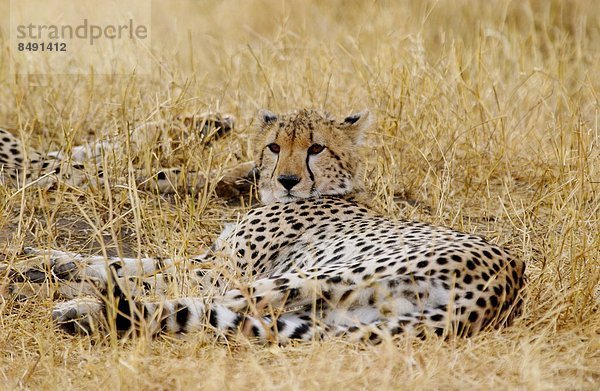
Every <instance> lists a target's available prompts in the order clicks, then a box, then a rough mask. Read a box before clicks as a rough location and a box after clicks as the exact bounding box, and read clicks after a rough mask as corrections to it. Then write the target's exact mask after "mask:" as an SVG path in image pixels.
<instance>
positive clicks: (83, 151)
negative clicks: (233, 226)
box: [0, 113, 254, 198]
mask: <svg viewBox="0 0 600 391" xmlns="http://www.w3.org/2000/svg"><path fill="white" fill-rule="evenodd" d="M234 124H235V118H234V117H233V116H231V115H221V114H218V113H217V114H212V113H208V114H200V115H187V116H179V117H176V118H174V119H173V120H162V121H149V122H144V123H142V124H141V125H139V126H137V127H136V128H134V129H133V130H132V132H131V134H130V135H129V139H130V140H131V143H130V151H129V152H131V154H132V155H136V153H137V152H138V151H141V150H143V149H148V148H151V149H154V148H155V147H156V145H159V146H160V145H164V146H165V148H166V149H167V150H166V151H165V153H166V154H168V153H169V152H170V151H171V150H173V149H176V148H179V147H180V144H182V143H183V142H184V141H182V137H181V135H182V134H183V135H184V137H183V138H184V139H185V138H188V139H191V138H196V139H199V141H201V143H203V144H205V145H210V143H211V142H212V141H214V140H217V139H220V138H222V137H225V136H226V135H227V134H229V133H230V132H231V130H232V129H233V128H234ZM165 135H166V136H167V137H165ZM173 136H174V137H173ZM164 138H168V140H167V141H168V142H162V141H164V140H163V139H164ZM124 145H125V142H124V140H122V137H118V136H113V137H108V138H106V139H104V140H101V141H93V142H91V143H88V144H84V145H78V146H75V147H73V148H71V150H70V151H69V153H65V151H53V152H48V153H40V152H38V151H35V150H32V149H26V148H24V146H23V143H22V142H21V140H20V139H18V138H17V137H15V136H14V135H13V134H12V133H11V132H9V131H8V130H5V129H2V128H0V184H3V185H5V186H9V187H16V188H26V187H30V186H35V187H41V188H53V187H55V186H56V185H57V184H58V183H65V184H67V185H68V186H72V187H76V188H82V187H86V186H103V185H104V172H103V170H102V166H103V161H102V159H103V157H104V156H105V155H108V154H111V155H117V154H120V153H122V152H124ZM253 168H254V165H253V163H251V162H244V163H241V164H239V165H238V166H236V167H234V168H232V169H231V170H229V171H228V172H225V173H224V175H223V178H222V179H221V180H220V181H219V182H218V183H217V186H216V189H215V190H216V192H217V194H218V195H219V196H220V197H223V198H233V197H236V196H239V195H240V194H243V193H247V192H248V188H249V184H250V180H251V179H252V178H251V175H252V173H253V171H252V170H253ZM135 177H136V181H137V183H139V187H140V188H141V189H144V190H151V189H152V190H157V191H158V192H160V193H163V194H171V193H174V192H187V193H196V192H199V191H201V190H202V189H203V188H204V186H205V183H206V178H204V177H203V176H202V175H201V174H199V173H196V172H182V170H181V169H178V168H165V169H161V170H159V171H158V172H157V173H156V174H155V175H152V176H150V177H147V176H144V175H143V173H142V171H141V170H137V171H136V172H135ZM244 179H245V181H244Z"/></svg>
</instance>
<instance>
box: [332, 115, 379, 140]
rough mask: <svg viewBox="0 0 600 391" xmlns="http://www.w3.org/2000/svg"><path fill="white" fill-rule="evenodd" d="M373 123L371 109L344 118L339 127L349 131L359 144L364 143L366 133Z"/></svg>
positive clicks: (346, 131)
mask: <svg viewBox="0 0 600 391" xmlns="http://www.w3.org/2000/svg"><path fill="white" fill-rule="evenodd" d="M372 125H373V116H372V115H370V113H369V110H363V111H361V112H359V113H354V114H351V115H349V116H347V117H346V118H344V121H342V123H341V124H340V125H339V128H340V129H342V130H343V131H344V132H345V133H347V134H348V135H349V136H350V137H351V138H352V140H353V141H354V142H355V143H356V144H357V145H362V144H363V142H364V139H365V135H366V133H367V131H369V129H370V128H371V126H372Z"/></svg>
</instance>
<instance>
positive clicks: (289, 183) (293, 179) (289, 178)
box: [277, 175, 300, 191]
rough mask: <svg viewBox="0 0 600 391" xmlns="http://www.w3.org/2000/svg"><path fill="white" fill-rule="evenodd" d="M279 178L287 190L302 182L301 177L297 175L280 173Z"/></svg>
mask: <svg viewBox="0 0 600 391" xmlns="http://www.w3.org/2000/svg"><path fill="white" fill-rule="evenodd" d="M277 180H278V181H279V183H281V184H282V185H283V187H285V189H286V190H287V191H290V190H292V187H294V186H296V185H297V184H298V183H300V178H298V177H297V176H296V175H279V177H277Z"/></svg>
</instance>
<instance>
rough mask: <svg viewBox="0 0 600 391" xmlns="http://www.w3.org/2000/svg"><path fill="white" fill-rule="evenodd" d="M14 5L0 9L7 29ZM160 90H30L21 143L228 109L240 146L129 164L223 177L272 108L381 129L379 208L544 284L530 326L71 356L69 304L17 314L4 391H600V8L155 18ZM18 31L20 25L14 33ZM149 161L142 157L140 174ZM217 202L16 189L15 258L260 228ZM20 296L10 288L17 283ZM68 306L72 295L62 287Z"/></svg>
mask: <svg viewBox="0 0 600 391" xmlns="http://www.w3.org/2000/svg"><path fill="white" fill-rule="evenodd" d="M6 7H7V4H4V3H2V5H0V10H1V11H2V13H4V12H5V10H6ZM152 17H153V22H152V29H153V30H152V35H153V36H152V40H153V42H152V48H153V54H154V56H155V61H156V64H155V66H154V68H153V69H154V71H153V72H152V73H151V74H150V75H148V76H120V77H117V76H113V77H100V76H98V77H94V78H90V77H88V76H80V77H76V76H70V77H68V76H51V75H50V76H45V77H35V78H34V77H27V76H26V75H20V76H14V75H10V74H9V72H8V68H7V61H8V60H7V58H8V54H9V45H8V39H7V37H6V31H5V30H3V31H2V35H1V36H0V41H1V42H0V44H1V45H2V57H1V61H0V67H1V71H0V72H1V73H0V125H2V126H4V127H8V128H10V129H12V130H13V131H14V132H15V134H19V135H20V136H21V137H22V138H23V139H24V140H26V142H27V143H29V144H30V145H31V146H33V147H36V148H38V149H40V150H44V151H48V150H54V149H59V148H63V149H65V150H67V151H68V149H69V148H70V147H71V146H73V145H75V144H77V143H79V142H82V141H84V140H88V139H90V138H93V137H96V138H98V137H100V136H101V135H102V134H106V133H114V132H115V131H120V132H123V131H124V129H126V128H127V126H128V124H129V126H131V125H132V124H136V123H140V122H142V121H145V120H148V119H152V120H153V119H160V118H172V117H173V116H175V115H177V114H180V113H183V112H203V111H221V112H229V113H232V114H234V115H235V116H236V117H237V119H238V125H237V128H236V130H235V133H234V134H233V135H232V136H231V137H229V138H227V139H225V140H223V141H221V142H218V143H215V144H213V145H212V146H211V147H210V148H207V147H202V146H201V145H200V144H199V143H198V142H197V140H188V141H186V142H184V143H183V144H184V145H183V147H182V148H176V149H174V150H171V151H168V153H166V152H165V151H164V150H161V149H160V148H155V149H153V150H148V151H142V152H141V153H140V155H139V156H135V157H134V156H120V157H119V158H117V159H115V160H114V161H112V160H111V161H109V162H107V166H108V167H109V168H110V169H109V170H108V171H107V172H108V174H107V175H108V177H109V179H110V178H113V177H114V178H117V177H122V176H124V177H127V175H124V173H125V174H126V173H127V169H128V164H129V163H128V162H129V161H133V162H135V164H136V165H137V166H138V167H141V168H143V169H146V170H148V173H151V172H153V170H156V169H157V168H158V167H159V166H161V165H162V166H172V167H174V166H183V167H188V168H190V169H196V170H200V171H203V172H209V171H210V170H215V169H216V170H217V171H218V170H219V169H221V168H223V167H227V166H231V165H232V164H233V163H235V161H238V160H244V159H247V158H251V156H249V153H250V152H249V151H250V150H251V148H250V143H251V135H252V132H253V129H254V125H255V121H254V119H253V118H254V115H255V113H256V112H257V110H258V109H259V108H263V107H267V108H270V109H271V110H273V111H276V112H277V111H280V112H284V111H289V110H292V109H294V108H300V107H314V108H325V109H327V110H329V111H331V112H332V113H335V114H336V115H338V116H343V115H346V114H349V113H351V112H353V111H357V110H360V109H363V108H365V107H368V108H369V109H370V110H371V111H372V113H374V114H375V115H376V116H377V127H376V128H375V129H374V130H373V132H372V133H371V134H370V138H369V145H368V148H366V149H365V153H366V154H367V157H368V164H367V167H366V169H365V172H364V178H365V181H366V186H367V189H368V190H369V192H370V193H371V194H372V195H373V200H372V202H373V205H374V207H375V208H377V209H378V210H379V211H381V212H382V213H384V214H385V215H387V216H390V217H391V218H395V217H403V218H410V219H418V220H425V221H429V222H433V223H436V224H443V225H449V226H451V227H454V228H456V229H460V230H464V231H468V232H477V233H479V234H483V235H485V236H487V237H488V238H490V239H491V240H492V241H494V242H496V243H499V244H501V245H503V246H506V247H507V248H509V249H510V250H511V251H512V252H513V253H515V254H516V255H518V256H519V257H522V258H523V259H524V260H525V261H526V262H527V265H528V271H527V274H528V277H529V281H530V283H529V287H528V289H527V294H528V296H527V300H526V306H525V311H524V315H523V316H522V318H520V319H519V320H517V321H516V323H515V324H514V325H513V326H512V327H510V328H507V329H504V330H500V331H490V332H485V333H483V334H481V335H479V336H476V337H473V338H469V339H458V340H449V341H444V340H440V339H435V338H433V339H428V340H425V341H421V340H417V339H414V338H410V337H404V338H399V339H398V340H396V341H394V342H393V343H384V344H382V345H379V346H356V345H351V344H349V343H347V342H345V341H343V340H333V341H327V342H318V343H312V344H299V345H293V346H285V347H278V346H259V345H256V344H253V343H250V342H248V341H246V340H244V339H242V338H239V339H236V340H234V341H232V342H231V343H230V344H225V343H223V342H216V341H215V338H214V337H213V335H212V334H211V333H210V332H209V331H206V332H199V333H197V334H193V335H188V336H185V337H184V338H180V339H175V338H172V337H169V336H164V337H160V338H158V339H156V340H148V339H145V338H134V339H126V340H120V339H117V338H116V337H115V336H114V335H111V334H109V335H106V336H99V337H71V336H67V335H64V334H62V333H60V332H58V331H57V330H56V329H55V328H54V327H53V325H52V323H51V321H50V316H49V315H50V310H51V308H52V306H53V302H52V300H50V299H36V300H34V301H32V302H26V303H15V302H14V301H12V300H10V299H5V300H4V301H2V302H0V311H1V312H0V324H1V326H0V327H1V328H0V351H1V356H0V357H1V358H0V388H1V389H14V388H29V389H88V388H90V387H91V388H105V389H115V388H121V389H165V388H169V389H224V388H225V389H240V388H242V389H245V388H260V389H342V388H343V389H346V388H348V389H514V388H517V389H597V388H598V387H600V312H599V308H598V307H599V304H600V288H599V287H600V256H599V253H600V233H599V229H600V193H599V190H600V189H599V186H600V152H599V151H600V130H599V122H598V121H599V119H600V111H599V110H600V101H599V99H600V98H599V97H600V7H599V6H598V4H597V3H596V2H595V1H593V0H590V1H543V0H540V1H534V0H531V1H462V0H460V1H453V0H440V1H414V2H413V1H389V2H386V1H363V2H353V1H327V2H325V1H323V2H321V1H266V0H265V1H239V2H238V1H223V2H216V1H214V2H213V1H210V2H209V1H203V2H183V1H177V2H170V1H165V2H154V3H153V7H152ZM3 23H4V22H3ZM134 158H135V159H134ZM211 185H212V184H209V185H208V186H207V187H206V189H205V191H204V192H202V193H201V194H197V195H194V196H188V195H183V194H182V195H175V196H168V197H167V196H160V195H157V194H155V193H153V192H146V191H141V190H136V188H135V186H132V185H131V183H130V184H129V185H128V183H127V182H126V183H124V184H121V185H119V186H113V187H112V188H102V189H93V188H91V189H84V190H79V189H73V188H69V187H68V186H65V185H61V186H59V188H58V189H57V190H53V191H47V190H43V189H35V188H28V189H27V190H25V191H21V192H17V191H16V190H15V189H10V188H3V187H1V188H0V193H1V200H2V203H1V205H2V215H1V216H0V227H1V233H2V235H1V241H0V250H1V251H3V252H4V253H5V254H7V255H6V259H7V260H8V261H9V262H11V261H14V259H15V254H16V252H17V251H18V249H19V248H20V247H21V246H22V245H24V244H25V245H30V246H31V245H33V246H37V247H41V248H50V247H52V248H60V249H65V250H72V251H84V252H87V253H93V252H95V253H99V252H101V251H102V250H104V251H108V252H112V253H119V252H121V253H123V254H127V255H133V256H135V255H160V256H183V255H186V254H188V255H193V254H196V253H198V252H199V251H201V250H202V249H203V248H204V247H205V246H206V245H207V244H208V243H210V240H211V239H212V238H214V236H215V234H216V233H217V232H218V230H219V227H220V226H221V225H222V223H223V222H224V221H226V220H228V219H232V218H235V216H236V215H237V213H238V212H240V211H243V210H245V209H246V208H247V207H246V206H245V202H242V203H241V204H239V203H238V204H236V205H233V204H229V205H228V204H226V203H225V202H224V201H223V200H220V199H218V198H217V197H215V196H214V194H213V193H212V187H211ZM0 278H5V276H0ZM48 289H50V290H51V289H52V287H49V288H48Z"/></svg>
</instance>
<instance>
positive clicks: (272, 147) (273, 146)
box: [267, 143, 281, 153]
mask: <svg viewBox="0 0 600 391" xmlns="http://www.w3.org/2000/svg"><path fill="white" fill-rule="evenodd" d="M267 148H269V150H270V151H271V152H273V153H279V151H281V147H280V146H279V144H275V143H271V144H269V145H267Z"/></svg>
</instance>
